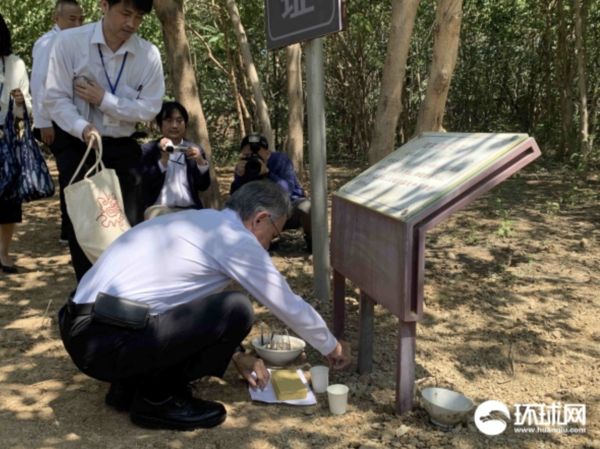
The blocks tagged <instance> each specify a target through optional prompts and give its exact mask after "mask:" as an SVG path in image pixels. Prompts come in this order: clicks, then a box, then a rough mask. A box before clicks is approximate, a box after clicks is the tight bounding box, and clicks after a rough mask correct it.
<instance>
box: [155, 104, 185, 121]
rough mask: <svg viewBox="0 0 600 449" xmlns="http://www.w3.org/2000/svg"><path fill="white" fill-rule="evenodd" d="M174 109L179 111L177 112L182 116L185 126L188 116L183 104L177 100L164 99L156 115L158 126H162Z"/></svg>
mask: <svg viewBox="0 0 600 449" xmlns="http://www.w3.org/2000/svg"><path fill="white" fill-rule="evenodd" d="M174 111H179V113H180V114H181V116H182V117H183V121H184V122H185V126H187V124H188V121H189V120H190V117H189V115H188V112H187V110H186V109H185V108H184V107H183V105H182V104H181V103H179V102H177V101H165V102H164V103H163V104H162V107H161V108H160V111H159V113H158V114H157V115H156V124H157V125H158V127H159V128H160V127H161V126H162V123H163V121H164V120H166V119H168V118H169V117H171V115H173V112H174Z"/></svg>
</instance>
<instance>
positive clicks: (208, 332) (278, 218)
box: [59, 181, 350, 429]
mask: <svg viewBox="0 0 600 449" xmlns="http://www.w3.org/2000/svg"><path fill="white" fill-rule="evenodd" d="M289 213H290V200H289V195H288V194H287V193H286V192H285V191H284V190H283V189H282V188H281V187H279V186H278V185H276V184H274V183H272V182H268V181H255V182H251V183H248V184H245V185H244V186H243V187H241V188H240V189H239V190H237V191H236V192H235V193H234V194H233V196H232V197H231V198H230V199H229V201H228V202H227V204H226V208H225V209H224V210H222V211H217V210H212V209H202V210H189V211H184V212H179V213H176V214H168V215H163V216H160V217H157V218H155V219H153V220H150V221H146V222H144V223H142V224H140V225H138V226H136V227H134V228H132V229H131V230H129V231H127V232H126V233H124V234H123V235H121V237H119V238H118V239H117V240H116V241H115V242H114V243H113V244H112V245H111V246H110V247H109V248H108V249H107V250H106V251H105V252H104V253H103V254H102V256H101V257H100V259H98V261H97V262H96V263H95V264H94V266H93V267H92V268H91V269H90V270H89V271H88V272H87V273H86V275H85V276H84V277H83V279H82V280H81V282H80V284H79V287H78V288H77V293H76V294H75V295H74V297H73V298H72V299H70V300H69V302H68V304H67V305H65V306H64V307H63V308H62V309H61V310H60V312H59V323H60V331H61V336H62V339H63V343H64V345H65V348H66V349H67V352H68V353H69V354H70V356H71V358H72V359H73V361H74V362H75V364H76V365H77V366H78V368H79V369H80V370H81V371H83V372H84V373H85V374H87V375H89V376H91V377H94V378H96V379H99V380H102V381H106V382H110V383H111V386H110V389H109V391H108V393H107V395H106V403H107V404H108V405H110V406H114V407H116V408H118V409H121V410H129V412H130V417H131V420H132V421H133V422H134V423H135V424H138V425H141V426H145V427H154V428H168V429H194V428H200V427H213V426H216V425H218V424H220V423H222V422H223V421H224V420H225V416H226V411H225V408H224V407H223V405H221V404H220V403H218V402H211V401H203V400H200V399H196V398H192V396H191V394H190V393H189V391H188V390H187V385H188V383H189V382H190V381H192V380H195V379H199V378H201V377H203V376H207V375H212V376H222V375H223V374H224V372H225V370H226V368H227V366H228V364H229V362H230V360H233V362H234V364H235V366H236V368H237V369H238V371H239V372H240V374H241V375H242V376H243V377H244V378H245V379H246V380H247V381H248V382H249V384H250V385H251V386H252V387H263V386H265V385H266V384H267V383H268V381H269V373H268V371H267V370H266V368H265V365H264V364H263V362H262V360H260V359H257V358H255V357H253V356H251V355H248V354H245V353H244V352H243V351H238V348H240V344H241V342H242V341H243V340H244V338H245V337H246V335H248V333H249V332H250V329H251V327H252V321H253V311H252V305H251V303H250V301H249V300H248V298H247V297H246V296H245V295H243V294H242V293H240V292H222V291H221V290H222V289H223V288H225V286H226V285H227V284H228V283H229V282H230V281H231V280H234V281H236V282H237V283H239V284H240V285H241V286H243V287H244V288H245V289H246V290H247V291H248V293H250V294H251V295H252V296H253V297H254V298H256V299H257V300H258V301H259V302H261V303H262V304H263V305H264V306H266V307H268V308H269V309H270V310H271V312H272V313H273V314H274V315H275V316H276V317H277V318H279V319H280V320H281V321H283V323H285V325H286V326H288V327H290V328H291V329H292V330H293V331H294V332H296V333H297V334H298V335H299V336H300V337H302V338H303V339H304V340H306V341H307V342H308V343H309V344H310V345H311V346H313V347H314V348H315V349H317V350H318V351H319V352H320V353H321V354H323V355H324V356H325V357H327V359H328V361H329V363H330V365H331V366H332V368H334V369H342V368H345V367H347V366H348V365H349V364H350V355H349V353H348V350H347V349H346V348H347V346H346V345H344V346H342V344H341V343H340V342H338V340H336V338H335V337H334V336H333V335H332V334H331V332H330V331H329V330H328V328H327V325H326V324H325V321H324V320H323V319H322V318H321V316H320V315H319V314H318V313H317V312H316V311H315V310H314V309H313V307H312V306H311V305H310V304H308V303H307V302H305V301H304V300H303V299H302V298H301V297H299V296H297V295H295V294H294V293H293V292H292V290H291V289H290V287H289V285H288V283H287V282H286V280H285V279H284V278H283V276H282V275H281V274H280V273H279V271H278V270H277V269H276V268H275V266H274V265H273V262H272V261H271V258H270V256H269V253H268V252H267V250H266V248H268V247H269V244H270V242H271V240H272V239H273V238H274V237H276V236H277V235H278V234H279V233H280V232H281V229H282V228H283V226H284V224H285V222H286V220H287V218H288V216H289ZM253 371H254V372H255V373H256V378H254V377H253V376H252V372H253Z"/></svg>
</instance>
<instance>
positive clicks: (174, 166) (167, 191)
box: [154, 140, 208, 207]
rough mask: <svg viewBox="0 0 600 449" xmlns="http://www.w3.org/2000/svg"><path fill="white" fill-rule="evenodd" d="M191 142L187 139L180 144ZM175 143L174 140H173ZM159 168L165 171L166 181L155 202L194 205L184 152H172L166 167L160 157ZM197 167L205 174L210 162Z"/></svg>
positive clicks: (178, 205) (164, 204) (169, 204)
mask: <svg viewBox="0 0 600 449" xmlns="http://www.w3.org/2000/svg"><path fill="white" fill-rule="evenodd" d="M184 144H189V143H188V142H186V141H185V140H182V141H181V142H179V143H178V145H184ZM171 145H173V142H171ZM157 164H158V168H159V169H160V171H161V172H163V173H165V172H166V173H165V181H164V182H163V186H162V189H160V193H159V194H158V198H157V199H156V202H155V203H154V205H155V206H166V207H191V206H194V204H195V203H194V199H193V198H192V194H191V192H190V183H189V182H188V178H187V165H186V157H185V154H184V153H170V154H169V162H168V163H167V166H166V167H165V166H164V165H163V164H162V162H161V160H160V159H159V160H158V162H157ZM196 167H197V169H198V171H199V172H200V174H201V175H202V174H204V173H206V172H207V171H208V164H207V165H202V166H198V165H197V164H196Z"/></svg>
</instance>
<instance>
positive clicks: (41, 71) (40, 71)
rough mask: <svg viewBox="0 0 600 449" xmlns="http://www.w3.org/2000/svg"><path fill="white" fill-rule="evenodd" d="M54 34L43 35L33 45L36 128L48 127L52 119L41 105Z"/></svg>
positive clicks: (34, 117) (32, 91) (34, 118)
mask: <svg viewBox="0 0 600 449" xmlns="http://www.w3.org/2000/svg"><path fill="white" fill-rule="evenodd" d="M53 38H54V36H47V35H44V36H42V37H41V38H40V39H38V40H37V42H36V43H35V45H34V46H33V52H32V55H33V65H32V66H31V94H32V101H33V103H32V113H33V123H34V125H35V127H36V128H38V129H39V128H50V127H51V126H52V120H51V118H50V116H49V115H48V114H47V113H46V111H45V109H44V105H43V100H44V84H45V81H46V74H47V73H48V62H49V59H50V51H49V50H50V48H51V46H52V43H53V42H54V39H53Z"/></svg>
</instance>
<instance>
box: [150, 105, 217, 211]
mask: <svg viewBox="0 0 600 449" xmlns="http://www.w3.org/2000/svg"><path fill="white" fill-rule="evenodd" d="M188 121H189V116H188V113H187V111H186V109H185V108H184V107H183V105H181V104H180V103H178V102H176V101H168V102H165V103H163V105H162V108H161V110H160V112H159V113H158V115H157V116H156V123H157V124H158V127H159V128H160V130H161V133H162V137H161V138H160V139H158V140H155V141H152V142H149V143H147V144H145V145H143V146H142V159H141V166H140V172H141V175H142V191H143V193H142V197H143V207H144V210H145V212H144V218H145V219H146V220H149V219H150V218H153V217H156V216H158V215H163V214H165V213H170V212H176V211H178V210H185V209H202V201H201V199H200V191H204V190H206V189H207V188H208V186H209V185H210V174H209V170H208V161H207V159H206V154H205V153H204V150H203V149H202V148H201V147H200V146H199V145H196V144H195V143H193V142H190V141H188V140H186V139H184V136H185V133H186V129H187V124H188Z"/></svg>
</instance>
